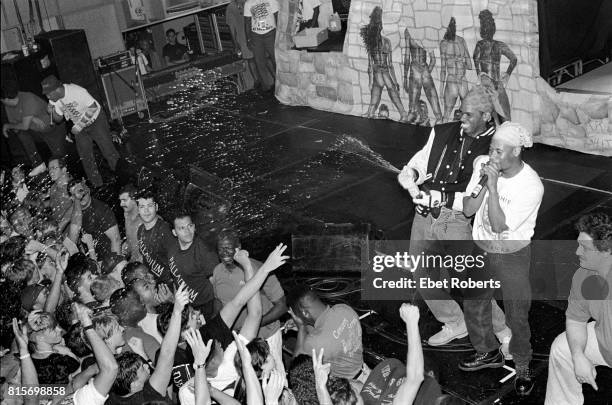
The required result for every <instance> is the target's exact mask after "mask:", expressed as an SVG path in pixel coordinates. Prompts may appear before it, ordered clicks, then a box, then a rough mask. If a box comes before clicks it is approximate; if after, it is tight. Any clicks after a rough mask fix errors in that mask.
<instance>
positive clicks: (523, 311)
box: [463, 246, 532, 366]
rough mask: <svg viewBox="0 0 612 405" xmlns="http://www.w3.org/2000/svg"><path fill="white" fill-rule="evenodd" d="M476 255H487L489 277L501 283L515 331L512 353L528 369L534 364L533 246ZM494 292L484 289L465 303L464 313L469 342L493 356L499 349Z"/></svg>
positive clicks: (491, 289) (490, 289)
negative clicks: (531, 313) (531, 317)
mask: <svg viewBox="0 0 612 405" xmlns="http://www.w3.org/2000/svg"><path fill="white" fill-rule="evenodd" d="M475 254H485V255H486V258H487V259H486V267H485V268H486V269H487V270H488V271H487V272H486V275H484V276H483V278H484V279H487V278H488V277H491V278H493V279H495V280H498V281H499V282H500V283H501V291H502V297H503V300H504V310H505V312H506V317H507V320H508V326H509V327H510V329H511V330H512V339H511V340H510V353H511V354H512V356H513V357H514V363H515V364H516V365H517V366H527V365H529V362H530V361H531V354H532V350H531V342H530V339H531V329H530V328H529V309H530V307H531V285H530V283H529V267H530V264H531V246H526V247H524V248H523V249H521V250H519V251H517V252H514V253H506V254H500V253H484V252H483V251H482V250H481V249H480V248H476V252H475ZM494 294H495V289H494V288H488V289H482V290H480V291H479V294H478V295H477V296H475V297H474V298H473V299H469V300H465V301H464V303H463V310H464V313H465V323H466V325H467V329H468V333H469V334H470V341H471V342H472V345H473V346H474V348H475V349H476V350H477V351H479V352H490V351H493V350H495V349H497V348H499V344H498V343H497V340H496V339H495V335H494V334H493V326H492V324H491V298H492V297H493V295H494Z"/></svg>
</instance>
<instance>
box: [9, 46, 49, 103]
mask: <svg viewBox="0 0 612 405" xmlns="http://www.w3.org/2000/svg"><path fill="white" fill-rule="evenodd" d="M46 60H47V59H45V55H44V54H43V53H42V52H37V53H35V54H32V55H29V56H21V55H20V56H18V57H16V58H13V59H11V60H7V61H4V62H2V83H7V82H16V83H18V84H19V90H20V91H28V92H31V93H34V94H36V95H38V96H39V97H41V98H42V99H43V100H46V99H47V98H46V97H45V96H44V95H43V94H42V88H41V87H40V82H41V81H42V79H44V78H45V77H47V76H49V75H52V74H54V75H57V71H56V70H55V67H54V66H49V65H48V64H47V63H45V61H46Z"/></svg>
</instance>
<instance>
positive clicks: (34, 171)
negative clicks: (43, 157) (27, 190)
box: [28, 162, 47, 177]
mask: <svg viewBox="0 0 612 405" xmlns="http://www.w3.org/2000/svg"><path fill="white" fill-rule="evenodd" d="M46 171H47V165H46V164H45V163H44V162H43V163H41V164H39V165H38V166H36V167H35V168H33V169H32V171H31V172H30V173H28V176H29V177H36V176H38V175H39V174H42V173H44V172H46Z"/></svg>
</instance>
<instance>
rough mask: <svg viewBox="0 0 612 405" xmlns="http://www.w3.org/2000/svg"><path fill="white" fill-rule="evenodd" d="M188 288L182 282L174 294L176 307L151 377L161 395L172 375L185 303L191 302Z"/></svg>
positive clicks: (150, 382)
mask: <svg viewBox="0 0 612 405" xmlns="http://www.w3.org/2000/svg"><path fill="white" fill-rule="evenodd" d="M186 290H187V288H186V285H185V284H184V283H181V285H180V286H179V288H178V289H177V290H176V293H175V294H174V307H173V309H172V316H171V317H170V324H169V325H168V332H166V335H165V336H164V340H162V344H161V348H160V349H159V357H158V359H157V365H156V366H155V371H153V374H151V377H150V378H149V384H150V385H151V387H153V389H154V390H155V391H157V392H158V393H159V394H160V395H165V393H166V388H167V387H168V384H169V383H170V378H171V377H172V366H173V365H174V354H175V352H176V346H177V345H178V341H179V336H180V333H181V314H182V313H183V309H184V308H185V305H187V303H189V294H188V293H187V291H186Z"/></svg>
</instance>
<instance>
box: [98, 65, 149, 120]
mask: <svg viewBox="0 0 612 405" xmlns="http://www.w3.org/2000/svg"><path fill="white" fill-rule="evenodd" d="M102 87H104V95H105V97H106V105H107V106H108V109H109V112H110V117H111V119H118V118H119V117H124V116H126V115H130V114H132V113H135V112H138V111H144V110H146V109H147V101H146V99H145V96H144V90H143V88H142V86H141V83H140V81H139V80H138V76H137V75H136V67H135V66H128V67H126V68H123V69H117V70H116V71H114V72H110V73H105V74H103V75H102Z"/></svg>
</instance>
